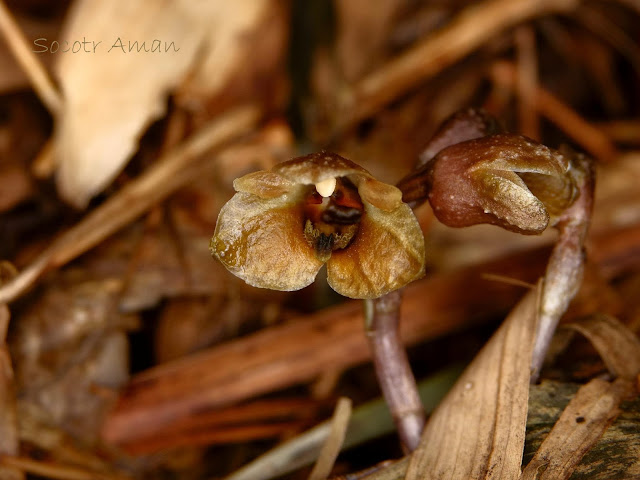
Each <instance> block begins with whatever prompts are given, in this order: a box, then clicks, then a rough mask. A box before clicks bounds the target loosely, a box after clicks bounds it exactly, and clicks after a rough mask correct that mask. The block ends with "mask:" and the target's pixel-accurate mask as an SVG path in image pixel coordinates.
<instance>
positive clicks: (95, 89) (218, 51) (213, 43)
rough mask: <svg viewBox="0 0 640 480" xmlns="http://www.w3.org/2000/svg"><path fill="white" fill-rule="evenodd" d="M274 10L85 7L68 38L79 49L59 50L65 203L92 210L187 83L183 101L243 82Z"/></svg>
mask: <svg viewBox="0 0 640 480" xmlns="http://www.w3.org/2000/svg"><path fill="white" fill-rule="evenodd" d="M273 4H274V2H273V1H272V0H260V1H254V0H242V1H237V2H205V3H202V2H198V3H193V2H188V1H179V2H168V1H167V0H153V1H151V2H144V3H139V2H129V1H127V0H118V1H115V2H108V3H105V2H101V1H98V0H78V1H76V2H75V3H74V4H73V7H72V10H71V12H70V14H69V17H68V20H67V22H66V24H65V26H64V29H63V31H64V33H63V36H62V39H61V40H60V42H61V43H60V44H61V45H65V46H66V47H67V48H69V49H71V51H69V52H66V53H62V52H60V53H58V55H59V56H58V59H57V60H58V61H57V63H56V65H55V67H56V68H55V70H56V73H57V77H58V79H59V82H60V86H61V89H62V93H63V96H64V107H63V109H62V113H61V115H60V117H59V118H58V123H57V125H56V134H55V135H56V137H55V139H56V156H57V158H58V160H59V162H60V163H59V170H58V177H57V182H58V189H59V192H60V194H61V195H62V196H63V197H64V198H65V200H67V201H68V202H70V203H71V204H73V205H75V206H76V207H83V206H86V204H87V202H88V201H89V199H90V198H91V197H92V196H93V195H95V194H96V193H98V192H100V191H101V190H102V189H103V188H104V187H105V186H106V185H108V184H109V183H110V182H111V181H112V180H113V179H114V177H115V176H116V175H117V174H118V173H119V172H120V171H121V169H122V168H123V167H124V165H125V163H126V162H127V160H128V159H129V158H130V157H131V155H132V154H133V153H134V152H135V151H136V149H137V142H138V139H139V137H140V136H141V135H142V133H143V131H144V130H145V128H146V127H147V126H148V125H149V124H150V123H151V122H152V121H154V120H156V119H157V118H159V117H161V116H162V115H163V114H164V112H165V110H166V104H167V98H168V95H169V94H170V93H171V92H172V91H175V90H177V89H178V87H180V85H181V84H182V83H183V82H185V80H186V79H187V77H189V80H188V83H187V84H186V85H185V86H184V87H183V96H184V95H186V93H184V91H185V89H186V91H188V92H190V93H189V95H191V96H190V97H189V98H190V100H191V101H193V100H194V99H195V98H197V99H198V100H200V101H203V100H206V98H208V97H211V96H214V95H215V94H218V93H221V92H222V90H223V89H224V88H225V87H226V86H227V84H229V83H232V82H233V83H238V82H240V80H244V79H242V76H241V75H242V74H243V73H244V72H243V71H242V70H241V67H240V66H241V65H244V64H245V60H246V55H247V54H248V53H247V52H248V51H250V50H251V48H255V47H256V44H259V42H260V41H261V38H260V37H259V36H256V35H254V36H252V35H251V33H252V32H253V29H254V28H255V25H256V23H255V22H259V21H261V20H262V16H263V15H264V14H265V13H266V12H267V11H269V9H270V8H271V7H272V6H273ZM253 33H255V32H253ZM65 42H68V43H65ZM83 42H86V43H83ZM78 49H82V50H81V51H77V52H76V53H73V52H74V51H76V50H78ZM249 71H251V70H249ZM234 74H235V75H234ZM205 79H206V81H205ZM205 86H206V88H205ZM203 97H205V98H203ZM183 101H184V100H183Z"/></svg>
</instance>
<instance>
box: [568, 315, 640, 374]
mask: <svg viewBox="0 0 640 480" xmlns="http://www.w3.org/2000/svg"><path fill="white" fill-rule="evenodd" d="M565 327H566V328H570V329H571V330H575V331H577V332H579V333H581V334H582V335H584V336H585V337H587V338H588V339H589V341H590V342H591V343H592V344H593V346H594V347H595V349H596V350H597V351H598V353H599V354H600V356H601V357H602V360H604V363H605V365H606V366H607V368H608V369H609V371H610V372H611V373H612V374H613V375H616V376H618V377H622V378H626V379H634V378H635V377H636V376H637V375H638V374H639V373H640V340H638V337H636V336H635V334H634V333H633V332H632V331H631V330H629V329H628V328H627V327H626V326H625V325H624V324H622V323H620V322H619V321H618V320H616V319H615V318H614V317H611V316H609V315H602V314H600V315H593V316H591V317H589V318H587V319H585V320H582V321H580V322H575V323H569V324H567V325H565Z"/></svg>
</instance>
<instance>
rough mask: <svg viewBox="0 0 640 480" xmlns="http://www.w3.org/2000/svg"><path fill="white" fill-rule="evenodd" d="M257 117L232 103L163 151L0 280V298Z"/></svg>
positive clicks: (166, 187)
mask: <svg viewBox="0 0 640 480" xmlns="http://www.w3.org/2000/svg"><path fill="white" fill-rule="evenodd" d="M259 116H260V113H259V112H258V110H257V109H256V108H253V107H241V108H237V109H235V110H233V111H231V112H229V113H227V114H224V115H222V116H220V117H217V118H216V119H215V120H213V121H212V122H211V123H210V124H208V125H207V126H205V127H203V128H202V129H200V130H199V131H198V132H197V133H196V134H194V135H193V136H192V137H191V138H189V139H187V140H186V141H184V142H183V143H182V144H180V145H179V146H177V147H176V148H174V149H173V150H171V151H170V152H168V153H167V154H166V155H164V156H162V157H161V158H160V159H158V162H157V163H155V164H154V165H153V166H152V167H151V168H149V170H148V171H146V172H145V173H144V174H143V175H141V176H140V177H139V178H137V179H136V180H135V181H133V182H131V183H130V184H128V185H127V186H125V187H124V188H123V189H122V190H121V191H119V192H118V193H117V194H116V195H115V196H114V197H112V198H110V199H109V200H107V201H106V202H105V203H104V204H102V205H101V206H100V207H98V208H96V210H94V211H93V212H92V213H90V214H89V215H87V216H86V217H85V218H84V219H83V220H82V221H81V222H80V223H78V224H77V225H76V226H74V227H72V228H71V229H70V230H68V231H66V232H65V233H63V234H62V235H60V236H59V237H58V238H57V239H56V240H54V242H53V243H52V244H51V245H50V246H49V247H48V248H47V249H46V250H44V251H43V252H42V253H41V254H40V255H39V256H38V257H37V258H36V259H35V260H34V261H33V263H31V264H30V265H29V266H28V267H27V268H25V269H24V270H22V271H21V272H20V274H19V275H18V276H17V277H15V278H14V279H13V280H12V281H10V282H8V283H7V284H6V285H3V286H2V287H1V288H0V303H8V302H10V301H12V300H14V299H15V298H17V297H18V296H19V295H21V294H22V293H24V292H25V291H26V290H27V289H28V288H30V287H31V286H32V285H33V284H34V283H35V281H36V280H37V279H38V278H40V276H41V275H43V274H44V273H45V272H46V271H47V270H49V269H52V268H56V267H60V266H62V265H64V264H65V263H67V262H69V261H70V260H72V259H74V258H76V257H77V256H79V255H81V254H82V253H84V252H86V251H87V250H89V249H91V248H92V247H94V246H96V245H97V244H98V243H100V242H101V241H103V240H104V239H105V238H107V237H108V236H109V235H112V234H113V233H114V232H116V231H118V230H119V229H120V228H122V227H124V226H125V225H127V224H128V223H129V222H131V221H132V220H134V219H136V218H137V217H138V216H140V215H141V214H142V213H144V212H145V211H147V210H148V209H149V208H150V207H152V206H153V205H155V204H156V203H158V202H159V201H161V200H162V199H163V198H165V197H166V196H167V195H169V194H171V193H172V192H174V191H175V190H177V189H178V188H180V187H182V186H183V185H185V184H187V183H188V182H190V181H192V180H194V179H195V178H197V177H198V176H199V175H200V174H201V172H202V169H203V168H205V167H204V166H203V165H202V163H201V162H197V161H196V160H197V159H198V158H199V157H200V156H201V155H203V154H204V153H206V152H208V151H210V150H212V149H215V148H219V147H221V146H222V145H224V144H225V143H228V142H229V141H231V140H232V139H234V138H238V137H239V136H241V135H244V134H246V133H248V132H249V131H251V129H252V128H253V127H254V126H255V125H256V124H257V122H258V119H259Z"/></svg>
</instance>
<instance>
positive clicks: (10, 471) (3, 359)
mask: <svg viewBox="0 0 640 480" xmlns="http://www.w3.org/2000/svg"><path fill="white" fill-rule="evenodd" d="M9 318H10V312H9V308H8V307H7V306H6V305H4V304H0V455H16V454H18V453H19V451H20V439H19V437H18V414H17V409H16V392H15V383H14V374H13V366H12V365H11V355H10V354H9V348H8V346H7V344H6V337H7V329H8V327H9ZM0 478H3V479H6V480H24V475H23V474H22V472H20V471H19V470H16V469H14V468H11V467H3V466H1V465H0Z"/></svg>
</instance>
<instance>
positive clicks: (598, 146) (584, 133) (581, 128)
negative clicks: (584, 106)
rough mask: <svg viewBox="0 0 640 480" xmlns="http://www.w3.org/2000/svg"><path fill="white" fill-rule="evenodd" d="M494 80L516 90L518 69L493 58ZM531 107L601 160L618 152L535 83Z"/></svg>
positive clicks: (573, 111) (611, 157) (606, 159)
mask: <svg viewBox="0 0 640 480" xmlns="http://www.w3.org/2000/svg"><path fill="white" fill-rule="evenodd" d="M492 76H493V79H494V81H496V82H497V83H499V84H501V85H504V86H505V87H507V88H510V89H514V90H516V85H517V84H518V71H517V69H516V67H515V66H514V65H513V64H512V63H510V62H496V64H495V65H494V67H493V69H492ZM535 98H536V103H535V107H536V108H537V109H538V112H540V114H541V115H543V116H545V117H547V118H548V119H549V120H550V121H551V122H553V123H555V124H556V125H557V126H558V127H559V128H560V129H561V130H564V132H565V133H566V134H567V135H568V136H569V137H571V138H573V139H574V140H575V141H576V142H577V143H578V144H580V145H581V146H582V148H584V150H585V151H587V152H589V153H590V154H591V155H592V156H593V157H595V158H597V159H599V160H602V161H611V160H613V159H615V158H616V157H617V155H618V153H617V150H616V147H615V146H614V145H613V143H612V142H611V140H610V139H609V137H608V136H607V135H606V134H605V133H604V132H603V131H602V130H600V129H598V128H597V127H595V126H594V125H592V124H591V123H589V122H587V121H586V120H585V119H583V118H582V117H581V116H580V115H579V114H578V113H577V112H576V111H575V110H573V109H572V108H571V107H569V106H568V105H567V104H566V103H564V102H562V101H561V100H560V99H558V98H557V97H556V96H554V95H552V94H551V93H549V92H548V91H547V90H545V89H544V88H542V87H540V86H538V87H537V88H536V92H535Z"/></svg>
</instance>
